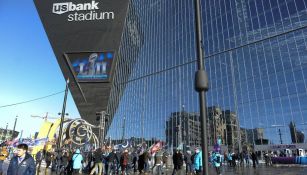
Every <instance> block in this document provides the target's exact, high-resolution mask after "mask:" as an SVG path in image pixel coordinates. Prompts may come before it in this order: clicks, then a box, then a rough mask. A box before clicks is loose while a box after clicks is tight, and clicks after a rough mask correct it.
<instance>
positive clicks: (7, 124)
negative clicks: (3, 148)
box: [3, 123, 9, 140]
mask: <svg viewBox="0 0 307 175" xmlns="http://www.w3.org/2000/svg"><path fill="white" fill-rule="evenodd" d="M8 126H9V123H6V127H5V136H4V139H3V140H6V137H7V133H8V132H7V128H8Z"/></svg>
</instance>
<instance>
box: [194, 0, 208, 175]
mask: <svg viewBox="0 0 307 175" xmlns="http://www.w3.org/2000/svg"><path fill="white" fill-rule="evenodd" d="M194 8H195V28H196V31H195V34H196V47H197V52H196V55H197V67H198V70H197V71H196V73H195V90H196V91H197V92H198V94H199V105H200V121H201V146H202V164H203V167H204V168H203V172H202V174H203V175H208V174H209V169H208V163H209V162H208V141H207V117H206V116H207V114H206V91H208V89H209V85H208V84H209V82H208V75H207V72H206V71H205V67H204V62H205V61H204V57H203V49H202V44H203V42H202V30H201V29H202V24H201V11H200V8H201V4H200V0H194Z"/></svg>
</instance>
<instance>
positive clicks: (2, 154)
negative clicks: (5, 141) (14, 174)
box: [0, 146, 9, 175]
mask: <svg viewBox="0 0 307 175" xmlns="http://www.w3.org/2000/svg"><path fill="white" fill-rule="evenodd" d="M8 155H9V153H8V152H7V150H6V147H5V146H4V147H2V149H1V152H0V174H1V175H2V173H3V169H2V165H3V162H4V160H5V159H6V158H7V156H8Z"/></svg>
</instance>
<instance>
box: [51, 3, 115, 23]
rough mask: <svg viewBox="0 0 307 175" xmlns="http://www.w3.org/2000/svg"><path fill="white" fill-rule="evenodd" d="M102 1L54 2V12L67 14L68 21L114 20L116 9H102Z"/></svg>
mask: <svg viewBox="0 0 307 175" xmlns="http://www.w3.org/2000/svg"><path fill="white" fill-rule="evenodd" d="M100 6H101V2H96V1H92V2H88V3H73V2H61V3H53V5H52V13H54V14H57V15H64V14H65V13H68V15H67V21H69V22H74V21H94V20H113V19H114V18H115V13H114V11H102V10H100Z"/></svg>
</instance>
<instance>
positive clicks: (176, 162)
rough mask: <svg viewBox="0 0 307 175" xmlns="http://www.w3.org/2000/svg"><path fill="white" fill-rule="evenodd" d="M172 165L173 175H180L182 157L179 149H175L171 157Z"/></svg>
mask: <svg viewBox="0 0 307 175" xmlns="http://www.w3.org/2000/svg"><path fill="white" fill-rule="evenodd" d="M173 164H174V171H173V175H175V174H177V172H180V174H181V168H182V166H183V156H182V153H181V152H180V150H179V149H177V150H176V152H175V153H174V155H173Z"/></svg>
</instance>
